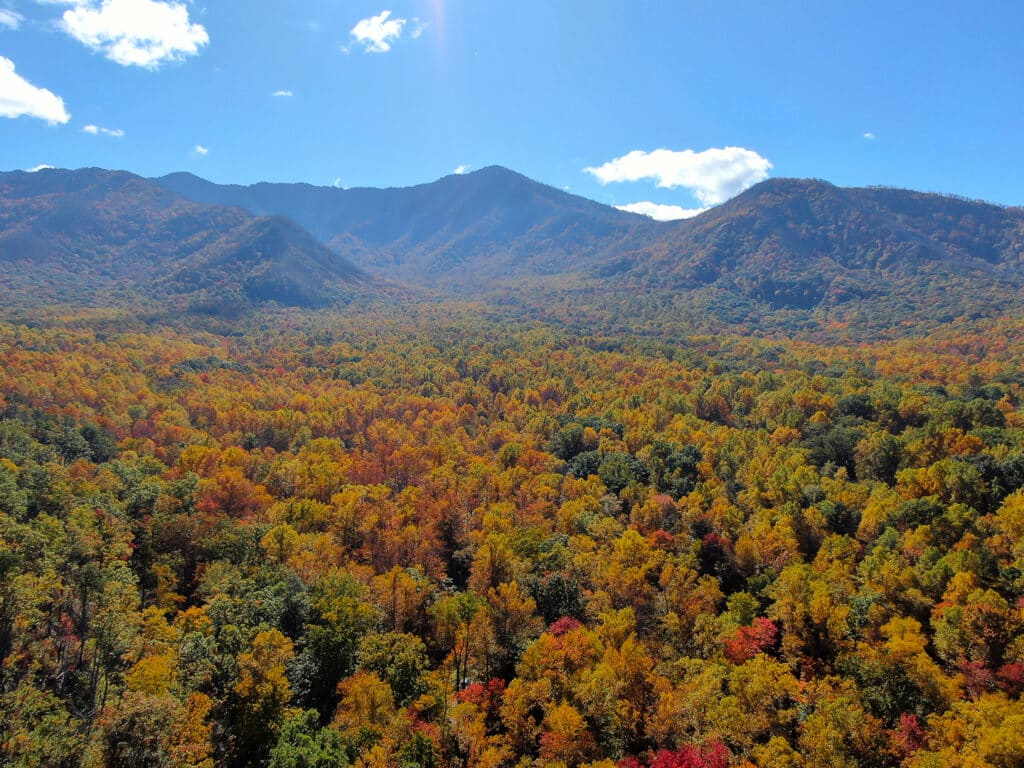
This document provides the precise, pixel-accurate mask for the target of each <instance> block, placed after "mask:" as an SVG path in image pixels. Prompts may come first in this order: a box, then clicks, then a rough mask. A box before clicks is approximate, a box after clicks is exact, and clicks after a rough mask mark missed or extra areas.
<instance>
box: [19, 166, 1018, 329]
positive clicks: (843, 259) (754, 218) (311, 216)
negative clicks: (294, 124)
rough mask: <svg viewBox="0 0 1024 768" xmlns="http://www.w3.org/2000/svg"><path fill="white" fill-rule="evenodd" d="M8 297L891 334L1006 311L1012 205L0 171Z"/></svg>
mask: <svg viewBox="0 0 1024 768" xmlns="http://www.w3.org/2000/svg"><path fill="white" fill-rule="evenodd" d="M0 262H2V263H4V264H5V265H7V266H8V268H7V269H6V270H5V271H6V272H7V275H6V276H4V277H2V278H0V292H2V293H5V294H6V301H8V302H10V301H15V302H27V301H33V300H40V299H42V300H45V301H51V302H52V301H66V300H74V301H78V302H83V303H102V302H107V301H118V300H126V299H128V298H130V297H133V296H134V297H138V296H145V297H146V298H147V300H151V301H172V302H176V304H177V305H180V306H183V307H185V308H188V309H192V310H198V311H205V312H217V313H220V312H222V311H223V308H224V307H232V308H233V309H232V311H238V308H240V307H245V306H255V305H258V304H260V303H262V302H266V301H273V302H276V303H278V304H285V305H297V306H303V307H315V306H323V305H327V304H331V303H334V302H337V301H347V300H350V299H352V298H353V297H355V296H371V297H372V296H374V295H379V294H381V293H392V294H393V293H394V290H395V285H396V284H399V283H400V284H404V285H406V286H409V289H410V290H412V291H415V290H416V289H429V290H430V291H431V292H432V293H431V295H433V296H438V295H450V296H470V297H476V298H482V297H487V298H489V299H491V300H493V302H494V303H495V304H496V305H501V304H503V303H504V304H509V303H511V304H515V305H517V306H520V307H522V308H526V309H528V310H530V311H535V312H537V313H539V314H541V315H547V316H550V315H551V314H552V313H554V314H558V313H559V312H561V313H563V314H565V315H567V316H570V315H571V316H575V317H578V318H583V319H586V318H591V319H592V318H595V317H598V316H602V315H606V314H607V313H608V311H609V308H611V310H612V311H614V313H616V314H620V315H622V316H625V317H628V316H630V315H631V314H635V315H636V316H637V317H643V316H647V317H649V318H650V319H651V320H652V321H656V320H657V319H658V318H659V317H663V316H664V315H665V314H666V313H671V314H674V315H677V316H679V317H685V318H690V319H692V320H696V319H698V318H700V317H710V318H717V319H718V320H720V321H725V322H738V321H739V322H742V321H746V322H751V321H753V322H755V323H756V322H759V321H760V320H764V319H765V318H772V317H775V318H782V319H784V320H785V321H786V322H787V323H791V324H792V323H796V324H797V325H799V324H800V323H805V322H816V323H825V322H854V323H862V324H865V325H866V326H876V327H877V326H886V327H889V326H901V325H907V324H913V323H916V322H921V321H924V322H932V323H934V322H941V321H944V320H949V319H953V318H955V317H960V316H964V315H967V316H987V315H993V314H997V313H1002V312H1006V311H1013V310H1015V309H1017V308H1021V305H1022V296H1021V289H1022V288H1024V269H1022V267H1024V263H1022V262H1024V210H1021V209H1020V208H1007V207H1002V206H996V205H991V204H987V203H982V202H977V201H970V200H964V199H961V198H956V197H950V196H943V195H937V194H926V193H921V192H913V191H907V190H899V189H891V188H840V187H836V186H834V185H832V184H829V183H827V182H824V181H819V180H807V179H771V180H768V181H764V182H762V183H760V184H758V185H756V186H754V187H752V188H750V189H749V190H747V191H746V192H744V193H742V194H740V195H739V196H737V197H735V198H733V199H732V200H730V201H728V202H726V203H724V204H722V205H720V206H718V207H715V208H712V209H711V210H709V211H706V212H705V213H703V214H701V215H699V216H697V217H694V218H692V219H688V220H684V221H677V222H656V221H652V220H650V219H647V218H645V217H641V216H638V215H635V214H631V213H626V212H624V211H620V210H617V209H615V208H610V207H608V206H604V205H601V204H599V203H596V202H594V201H591V200H587V199H585V198H581V197H578V196H575V195H571V194H568V193H566V192H563V191H561V190H557V189H554V188H552V187H549V186H546V185H543V184H540V183H538V182H535V181H532V180H530V179H528V178H526V177H524V176H521V175H519V174H517V173H514V172H512V171H509V170H507V169H504V168H500V167H490V168H485V169H482V170H480V171H476V172H474V173H469V174H465V175H458V176H455V175H453V176H447V177H445V178H442V179H440V180H438V181H436V182H432V183H429V184H422V185H419V186H415V187H409V188H401V189H336V188H333V187H314V186H310V185H307V184H267V183H262V184H256V185H253V186H234V185H218V184H214V183H211V182H209V181H205V180H203V179H200V178H198V177H196V176H193V175H191V174H185V173H177V174H171V175H169V176H165V177H162V178H159V179H143V178H141V177H139V176H135V175H132V174H129V173H124V172H115V171H104V170H101V169H82V170H78V171H64V170H43V171H39V172H36V173H23V172H12V173H4V174H0Z"/></svg>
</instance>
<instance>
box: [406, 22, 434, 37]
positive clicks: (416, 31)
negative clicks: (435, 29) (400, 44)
mask: <svg viewBox="0 0 1024 768" xmlns="http://www.w3.org/2000/svg"><path fill="white" fill-rule="evenodd" d="M412 23H413V28H412V32H410V33H409V37H411V38H412V39H413V40H419V39H420V36H421V35H422V34H423V30H425V29H426V28H427V27H429V26H430V23H429V22H426V21H420V20H419V19H413V20H412Z"/></svg>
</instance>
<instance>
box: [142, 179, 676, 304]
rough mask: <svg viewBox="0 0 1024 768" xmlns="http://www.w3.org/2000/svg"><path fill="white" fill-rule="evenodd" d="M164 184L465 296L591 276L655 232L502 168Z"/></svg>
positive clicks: (366, 264)
mask: <svg viewBox="0 0 1024 768" xmlns="http://www.w3.org/2000/svg"><path fill="white" fill-rule="evenodd" d="M156 181H157V182H158V183H159V184H161V185H163V186H164V187H165V188H166V189H168V190H171V191H174V192H177V193H178V194H180V195H183V196H185V197H188V198H189V199H191V200H195V201H197V202H203V203H215V204H218V205H237V206H240V207H243V208H245V209H246V210H248V211H250V212H252V213H256V214H259V215H279V216H287V217H288V218H290V219H292V220H293V221H295V222H297V223H298V224H300V225H301V226H303V227H304V228H306V229H307V230H309V231H310V232H311V233H313V234H314V235H315V236H316V237H318V238H319V239H320V240H321V241H323V242H324V243H327V244H328V245H329V246H331V247H332V248H333V249H334V250H335V251H336V252H338V253H340V254H343V255H345V256H347V257H349V258H351V259H352V260H353V261H355V262H356V263H357V264H359V265H360V266H361V267H363V268H365V269H367V270H371V271H374V272H377V273H379V274H384V275H387V276H388V277H391V278H395V279H397V280H402V281H404V282H407V283H413V284H420V285H434V286H447V287H455V288H459V289H466V290H480V289H481V288H483V289H487V288H489V287H491V285H492V284H493V283H494V281H507V280H508V279H509V278H522V277H530V276H538V275H554V274H563V273H575V272H585V271H586V270H587V269H588V268H589V267H590V266H591V265H593V264H594V263H597V262H599V261H601V260H603V259H607V258H611V257H613V256H614V255H615V254H617V253H618V252H620V251H621V250H623V249H628V248H632V247H635V246H636V245H637V244H638V243H644V242H647V241H648V240H649V239H650V238H651V237H652V235H653V232H654V230H655V229H656V228H655V227H652V226H651V225H652V222H650V221H649V220H647V219H644V218H642V217H640V216H637V215H634V214H630V213H625V212H623V211H619V210H616V209H614V208H609V207H608V206H605V205H601V204H600V203H596V202H594V201H592V200H587V199H586V198H583V197H579V196H577V195H571V194H568V193H566V192H563V191H561V190H558V189H555V188H553V187H549V186H546V185H544V184H540V183H538V182H535V181H532V180H531V179H528V178H526V177H525V176H522V175H520V174H518V173H514V172H513V171H509V170H507V169H505V168H500V167H497V166H491V167H489V168H484V169H481V170H479V171H475V172H473V173H468V174H465V175H461V176H456V175H452V176H446V177H444V178H442V179H439V180H438V181H435V182H432V183H429V184H420V185H418V186H414V187H407V188H396V189H336V188H334V187H313V186H310V185H308V184H266V183H263V184H255V185H253V186H249V187H242V186H230V185H217V184H213V183H211V182H208V181H205V180H203V179H200V178H198V177H196V176H193V175H191V174H187V173H176V174H171V175H170V176H164V177H163V178H160V179H156Z"/></svg>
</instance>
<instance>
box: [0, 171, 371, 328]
mask: <svg viewBox="0 0 1024 768" xmlns="http://www.w3.org/2000/svg"><path fill="white" fill-rule="evenodd" d="M0 262H2V263H3V264H4V266H5V269H4V277H3V279H2V284H0V288H2V290H3V291H4V292H5V294H6V295H7V296H8V297H9V300H10V301H16V302H19V303H32V302H40V301H44V302H45V301H49V302H57V301H61V302H75V303H82V302H85V303H94V304H96V303H99V304H103V303H107V304H117V303H119V302H135V301H137V300H139V299H140V298H142V297H145V299H147V300H149V301H164V300H167V299H171V298H174V299H178V300H181V301H184V302H185V303H186V305H188V306H192V307H199V308H203V307H205V308H207V309H209V310H211V311H217V312H220V311H222V310H223V309H224V308H226V307H237V306H239V305H240V304H258V303H259V302H262V301H268V300H271V301H275V302H278V303H281V304H288V305H297V306H306V307H309V306H320V305H324V304H327V303H329V302H332V301H335V300H337V299H338V298H339V297H344V296H345V295H346V294H348V293H350V292H351V291H352V290H353V289H355V288H356V287H357V286H364V285H365V284H366V283H367V278H366V277H365V276H364V275H363V274H362V273H361V271H360V270H359V269H357V268H356V267H355V266H353V265H352V264H351V263H349V262H347V261H345V260H344V259H343V258H341V257H339V256H338V255H337V254H335V253H333V252H331V251H330V250H329V249H328V248H326V247H325V246H324V245H322V244H321V243H319V242H318V241H317V240H316V239H315V238H313V237H312V236H311V235H309V234H308V233H306V232H305V231H304V230H302V229H301V228H300V227H298V226H297V225H295V224H294V223H292V222H290V221H288V220H286V219H283V218H280V217H274V218H257V217H254V216H253V215H251V214H249V213H246V212H245V211H243V210H241V209H239V208H228V207H222V206H210V205H203V204H198V203H194V202H192V201H189V200H186V199H185V198H183V197H180V196H178V195H176V194H174V193H172V192H168V191H167V190H165V189H163V188H161V187H160V186H158V185H156V184H154V183H152V182H150V181H147V180H145V179H142V178H140V177H138V176H134V175H132V174H129V173H123V172H116V171H105V170H101V169H96V168H88V169H82V170H78V171H62V170H44V171H40V172H37V173H22V172H13V173H5V174H0Z"/></svg>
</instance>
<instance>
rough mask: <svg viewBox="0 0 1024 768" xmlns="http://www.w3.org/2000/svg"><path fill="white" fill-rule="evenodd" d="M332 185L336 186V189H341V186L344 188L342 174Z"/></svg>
mask: <svg viewBox="0 0 1024 768" xmlns="http://www.w3.org/2000/svg"><path fill="white" fill-rule="evenodd" d="M331 186H332V187H334V188H335V189H341V188H342V186H341V176H339V177H338V178H336V179H335V180H334V183H333V184H331Z"/></svg>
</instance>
